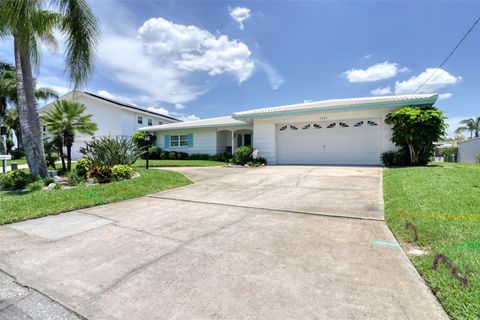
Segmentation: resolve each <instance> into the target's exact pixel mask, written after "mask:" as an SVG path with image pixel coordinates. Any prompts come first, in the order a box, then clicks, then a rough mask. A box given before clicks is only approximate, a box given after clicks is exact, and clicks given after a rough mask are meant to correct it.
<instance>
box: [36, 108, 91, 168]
mask: <svg viewBox="0 0 480 320" xmlns="http://www.w3.org/2000/svg"><path fill="white" fill-rule="evenodd" d="M85 109H86V107H85V106H84V105H83V104H80V103H76V102H70V101H66V100H59V101H57V102H55V104H54V105H53V110H51V111H48V112H46V113H45V116H44V117H43V119H42V120H43V124H44V126H46V127H47V133H48V134H50V135H51V137H52V139H58V138H59V137H60V138H61V141H62V142H63V146H65V147H66V149H67V170H68V171H70V169H71V168H72V146H73V143H74V142H75V136H76V135H77V134H87V135H93V134H94V133H95V131H97V124H96V123H95V122H92V115H91V114H84V112H85Z"/></svg>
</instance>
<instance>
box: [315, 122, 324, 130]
mask: <svg viewBox="0 0 480 320" xmlns="http://www.w3.org/2000/svg"><path fill="white" fill-rule="evenodd" d="M313 127H314V128H315V129H322V126H321V125H319V124H317V123H314V124H313Z"/></svg>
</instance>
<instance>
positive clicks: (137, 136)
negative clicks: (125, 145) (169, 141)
mask: <svg viewBox="0 0 480 320" xmlns="http://www.w3.org/2000/svg"><path fill="white" fill-rule="evenodd" d="M147 137H148V140H147ZM132 140H133V142H135V143H136V144H137V145H138V146H139V147H140V148H142V149H144V150H148V149H149V148H150V147H152V146H154V145H155V142H156V141H157V136H156V135H154V134H152V133H148V132H145V131H137V132H135V133H134V134H133V135H132Z"/></svg>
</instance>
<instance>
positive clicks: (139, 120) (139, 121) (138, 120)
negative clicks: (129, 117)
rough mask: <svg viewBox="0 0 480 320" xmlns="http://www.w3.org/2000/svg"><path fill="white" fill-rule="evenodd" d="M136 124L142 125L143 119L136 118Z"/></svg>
mask: <svg viewBox="0 0 480 320" xmlns="http://www.w3.org/2000/svg"><path fill="white" fill-rule="evenodd" d="M137 123H138V124H143V117H141V116H138V118H137Z"/></svg>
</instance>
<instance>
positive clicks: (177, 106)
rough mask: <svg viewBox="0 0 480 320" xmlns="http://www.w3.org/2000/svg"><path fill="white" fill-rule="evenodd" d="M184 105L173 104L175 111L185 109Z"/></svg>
mask: <svg viewBox="0 0 480 320" xmlns="http://www.w3.org/2000/svg"><path fill="white" fill-rule="evenodd" d="M185 107H186V105H184V104H181V103H175V109H177V110H182V109H185Z"/></svg>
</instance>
